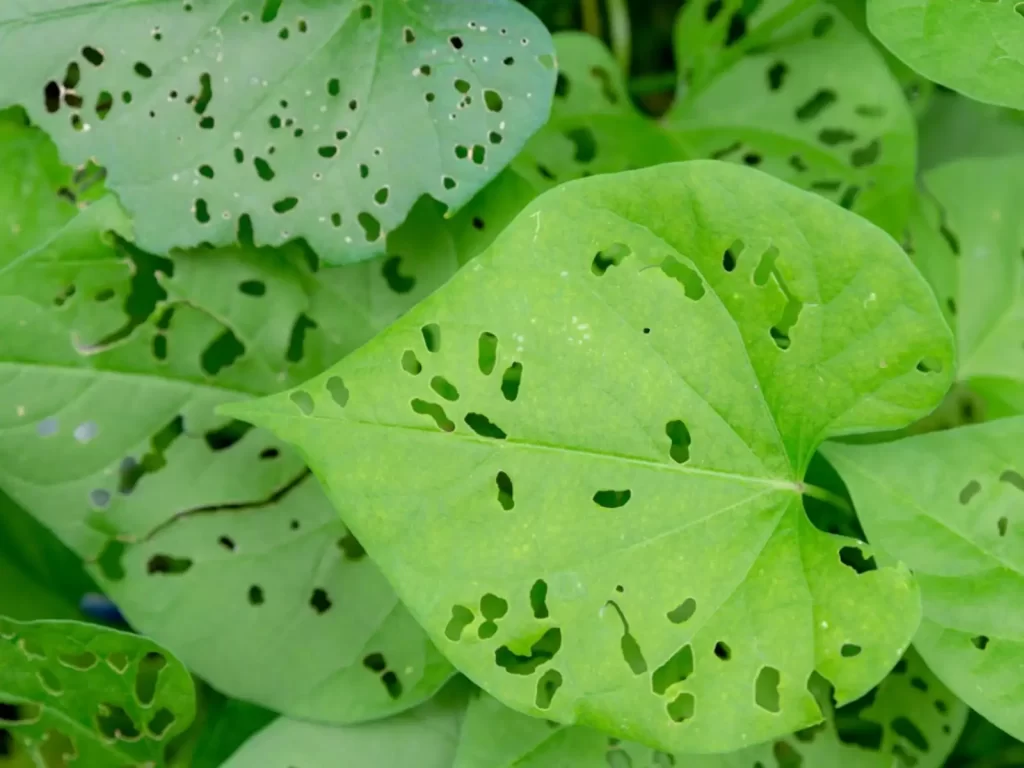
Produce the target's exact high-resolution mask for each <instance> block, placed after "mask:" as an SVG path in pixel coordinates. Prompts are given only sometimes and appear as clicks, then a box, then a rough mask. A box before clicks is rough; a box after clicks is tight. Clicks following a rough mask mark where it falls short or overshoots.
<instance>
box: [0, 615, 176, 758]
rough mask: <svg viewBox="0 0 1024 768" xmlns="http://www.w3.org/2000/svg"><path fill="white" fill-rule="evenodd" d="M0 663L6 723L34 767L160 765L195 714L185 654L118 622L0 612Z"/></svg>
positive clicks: (0, 707)
mask: <svg viewBox="0 0 1024 768" xmlns="http://www.w3.org/2000/svg"><path fill="white" fill-rule="evenodd" d="M0 669H2V670H3V675H2V677H0V725H2V726H3V729H4V730H5V731H7V733H9V734H10V735H11V736H13V738H14V740H15V741H16V742H20V743H21V744H22V745H23V746H24V748H25V749H26V751H27V752H28V754H30V755H31V756H32V758H33V762H34V764H36V765H67V764H69V763H72V761H73V762H74V763H77V764H79V765H88V766H97V768H104V767H105V766H119V767H120V766H142V765H147V766H157V765H163V764H164V751H165V749H166V747H167V745H168V744H169V743H170V742H171V740H172V739H173V738H174V737H175V736H176V735H178V734H179V733H182V732H183V731H184V730H185V729H186V728H188V725H189V723H190V722H191V721H192V717H193V716H194V714H195V690H194V689H193V686H192V678H191V677H190V676H189V674H188V671H187V670H186V669H185V668H184V667H183V666H182V665H181V662H179V661H178V660H177V659H175V658H174V657H173V656H171V655H170V654H169V653H168V652H167V651H166V650H164V649H163V648H161V647H160V646H158V645H156V644H155V643H153V642H151V641H150V640H147V639H146V638H143V637H137V636H135V635H128V634H125V633H123V632H117V631H115V630H112V629H105V628H102V627H96V626H92V625H90V624H80V623H78V622H74V621H39V622H33V623H28V624H22V623H19V622H16V621H12V620H11V619H7V618H3V617H0Z"/></svg>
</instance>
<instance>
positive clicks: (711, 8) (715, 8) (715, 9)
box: [704, 0, 723, 22]
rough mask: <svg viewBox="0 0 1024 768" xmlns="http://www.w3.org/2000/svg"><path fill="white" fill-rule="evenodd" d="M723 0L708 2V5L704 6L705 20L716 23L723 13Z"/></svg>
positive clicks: (709, 0)
mask: <svg viewBox="0 0 1024 768" xmlns="http://www.w3.org/2000/svg"><path fill="white" fill-rule="evenodd" d="M722 5H723V3H722V0H708V3H707V5H705V6H704V18H705V20H707V21H708V22H712V21H714V20H715V19H716V18H717V17H718V14H719V13H721V12H722Z"/></svg>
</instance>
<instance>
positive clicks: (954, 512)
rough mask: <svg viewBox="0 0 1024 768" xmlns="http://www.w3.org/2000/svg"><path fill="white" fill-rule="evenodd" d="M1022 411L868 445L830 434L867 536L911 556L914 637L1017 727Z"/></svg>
mask: <svg viewBox="0 0 1024 768" xmlns="http://www.w3.org/2000/svg"><path fill="white" fill-rule="evenodd" d="M1022 445H1024V417H1017V418H1012V419H1004V420H1000V421H995V422H992V423H990V424H982V425H976V426H970V427H963V428H961V429H957V430H955V431H950V432H942V433H936V434H931V435H922V436H918V437H913V438H908V439H906V440H901V441H897V442H894V443H887V444H883V445H875V446H846V445H839V444H830V445H828V446H827V455H828V457H829V459H830V460H831V461H832V462H833V463H834V464H835V466H836V468H837V469H839V471H840V472H841V473H842V475H843V478H844V479H845V480H846V483H847V485H848V486H849V488H850V491H851V492H852V494H853V498H854V500H855V501H856V502H857V510H858V513H859V515H860V519H861V521H862V522H863V524H864V528H865V530H866V531H867V534H868V536H869V538H870V539H871V541H872V543H874V544H875V545H876V546H877V547H878V548H879V549H880V550H882V551H883V552H886V553H889V554H890V555H891V556H893V557H897V558H899V559H900V560H903V561H904V562H906V563H908V564H909V565H910V567H911V568H912V569H913V570H914V573H915V575H916V576H917V579H918V581H919V582H920V585H921V593H922V599H923V603H924V621H923V623H922V625H921V629H920V631H919V632H918V635H917V637H916V638H915V640H914V644H915V645H916V646H917V648H918V650H919V651H920V652H921V655H922V656H924V658H925V660H926V661H927V662H928V665H929V666H930V667H931V668H932V669H933V670H934V671H935V673H936V674H937V675H938V676H939V677H940V678H942V680H943V682H945V683H946V685H948V686H949V687H950V688H951V689H952V690H953V691H954V692H955V693H956V694H957V695H958V696H960V698H962V699H963V700H964V701H966V702H967V703H968V704H969V705H970V706H971V707H973V708H974V709H976V710H977V711H978V712H980V713H981V714H982V715H984V716H985V717H987V718H988V719H989V720H991V721H992V722H994V723H995V724H996V725H998V726H999V727H1000V728H1002V729H1004V730H1005V731H1007V732H1009V733H1010V734H1012V735H1014V736H1016V737H1017V738H1018V739H1021V738H1024V725H1022V724H1024V677H1022V676H1021V668H1022V666H1024V607H1022V604H1021V599H1020V596H1021V594H1022V593H1024V474H1022V473H1024V461H1022V457H1021V446H1022Z"/></svg>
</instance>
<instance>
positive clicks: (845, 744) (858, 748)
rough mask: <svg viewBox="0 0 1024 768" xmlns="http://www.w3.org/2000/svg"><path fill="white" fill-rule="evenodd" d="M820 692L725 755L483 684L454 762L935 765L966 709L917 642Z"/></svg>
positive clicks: (490, 766) (556, 767) (848, 767)
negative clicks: (585, 723) (578, 722)
mask: <svg viewBox="0 0 1024 768" xmlns="http://www.w3.org/2000/svg"><path fill="white" fill-rule="evenodd" d="M824 693H825V694H827V691H825V692H824ZM819 700H820V701H822V702H823V703H824V709H825V710H826V713H827V720H826V721H825V722H824V723H822V724H821V725H817V726H813V727H811V728H808V729H806V730H803V731H799V732H797V733H796V734H793V735H791V736H788V737H785V738H782V739H779V740H777V741H773V742H767V743H765V744H760V745H758V746H755V747H749V748H747V749H743V750H739V751H737V752H728V753H725V754H722V755H670V754H667V753H663V752H658V751H657V750H652V749H651V748H649V747H644V746H641V745H639V744H634V743H630V742H620V741H619V740H618V739H614V738H609V737H608V736H606V735H604V734H602V733H599V732H597V731H592V730H590V729H588V728H580V727H566V728H563V727H557V726H556V727H554V728H553V727H552V726H551V724H550V723H547V722H545V721H543V720H538V719H536V718H531V717H527V716H525V715H521V714H519V713H518V712H515V711H514V710H511V709H509V708H508V707H505V706H504V705H503V704H501V703H500V702H498V701H497V700H496V699H494V698H492V697H491V696H488V695H487V694H481V695H480V696H479V697H477V698H475V699H473V700H471V701H470V704H469V708H468V710H467V712H466V718H465V720H464V721H463V725H462V732H461V736H460V739H459V749H458V752H457V754H456V757H455V763H454V766H453V768H496V767H497V766H512V765H514V766H516V768H562V767H563V766H565V767H566V768H568V766H574V767H578V768H608V767H609V766H611V767H612V768H620V767H621V768H628V767H630V766H632V767H635V768H641V767H642V768H648V767H650V768H671V766H677V765H678V766H685V768H751V766H804V767H805V768H892V766H893V765H913V766H915V767H916V768H939V767H940V766H942V764H943V763H944V761H945V759H946V757H947V756H948V755H949V752H950V751H951V750H952V748H953V744H954V743H955V742H956V740H957V738H958V737H959V735H960V731H961V729H962V728H963V725H964V721H965V720H966V718H967V707H966V705H964V704H963V702H961V701H960V700H959V699H957V698H956V697H955V696H953V695H952V694H951V693H950V692H949V691H948V690H947V689H946V688H945V686H943V685H942V683H940V682H939V681H938V680H937V679H936V678H935V676H934V675H933V674H932V673H931V672H930V671H929V670H928V668H927V667H925V665H924V663H923V662H922V661H921V660H920V658H919V657H918V656H917V654H916V653H913V652H911V653H910V654H908V655H907V657H906V658H905V659H904V660H901V661H900V663H899V664H898V665H897V667H896V669H895V670H894V671H893V672H892V673H891V674H890V675H889V676H888V677H886V679H885V680H884V681H883V682H882V684H881V685H880V686H879V687H878V689H877V690H875V691H872V693H871V694H870V695H869V696H867V697H865V698H864V699H862V700H860V701H857V702H854V703H853V704H850V705H848V706H847V707H846V708H844V709H841V710H840V711H839V712H838V713H833V712H832V711H831V708H830V706H829V704H828V702H827V696H824V695H823V696H821V697H820V699H819ZM897 761H898V762H897ZM308 768H319V767H318V766H309V767H308Z"/></svg>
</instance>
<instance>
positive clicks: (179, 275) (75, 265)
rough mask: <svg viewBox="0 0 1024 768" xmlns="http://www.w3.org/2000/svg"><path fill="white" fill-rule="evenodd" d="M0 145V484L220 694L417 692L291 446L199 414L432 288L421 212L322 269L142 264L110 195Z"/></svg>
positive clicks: (446, 256)
mask: <svg viewBox="0 0 1024 768" xmlns="http://www.w3.org/2000/svg"><path fill="white" fill-rule="evenodd" d="M5 132H6V133H5ZM8 139H10V141H8ZM0 147H3V148H5V149H6V148H7V147H10V150H9V152H8V153H7V154H6V155H5V158H6V160H7V162H5V163H4V165H3V167H4V182H5V185H6V186H5V187H4V188H3V189H2V190H0V192H2V195H3V196H2V197H0V210H4V211H5V212H6V215H7V216H9V217H10V219H9V220H10V221H11V222H12V223H11V225H10V226H9V227H8V226H4V227H0V402H2V403H5V404H6V405H5V406H4V407H3V409H2V410H0V487H2V488H3V489H4V490H5V491H6V492H8V493H9V494H11V496H13V497H14V498H15V499H16V500H17V501H18V502H19V503H20V504H21V505H23V506H24V507H25V508H26V509H27V510H28V511H29V512H30V513H31V514H32V515H34V516H35V517H36V519H38V520H39V521H40V522H42V523H43V524H45V525H46V526H47V527H49V528H50V529H51V530H52V531H53V532H54V533H55V534H56V535H57V536H58V537H59V538H60V539H61V540H62V541H63V542H64V543H65V544H66V545H67V546H69V547H71V549H73V550H74V551H75V552H76V553H77V554H78V555H79V556H80V557H83V558H85V559H86V560H88V561H89V562H90V572H91V574H92V575H93V576H94V577H95V578H96V579H97V580H98V581H99V582H100V584H101V586H102V587H103V589H104V590H105V591H107V592H108V593H109V594H110V595H111V596H112V597H113V599H114V600H115V601H116V603H117V604H118V606H119V607H120V608H121V609H122V611H123V613H124V614H125V615H126V617H127V618H128V620H129V621H130V622H131V624H132V625H133V626H135V627H136V628H138V629H140V630H141V631H144V632H145V633H147V634H149V635H151V636H152V637H154V638H157V639H159V641H160V642H162V643H164V644H166V645H167V647H168V648H170V649H172V650H173V651H174V652H175V653H176V654H177V655H178V656H179V657H180V658H181V659H182V660H183V661H184V662H185V663H186V664H187V665H188V666H189V668H190V669H193V670H194V671H195V672H197V673H198V674H200V675H201V676H203V677H204V678H205V679H207V680H208V681H209V682H210V683H211V684H212V685H213V686H215V687H216V688H218V689H220V690H223V691H225V692H227V693H229V694H231V695H233V696H236V697H239V698H244V699H248V700H251V701H254V702H257V703H260V704H263V705H265V706H267V707H270V708H273V709H277V710H279V711H282V712H285V713H287V714H291V715H294V716H297V717H298V716H302V717H308V718H316V719H323V720H327V721H351V720H360V719H365V718H369V717H377V716H380V715H382V714H387V713H390V712H395V711H399V710H401V709H404V708H406V707H409V706H412V705H414V704H416V703H418V702H419V701H422V700H423V699H424V698H426V697H428V696H430V695H432V694H433V693H434V692H435V691H436V690H437V688H438V687H439V686H440V685H441V684H442V683H443V682H444V681H445V680H446V679H447V678H448V677H449V676H450V675H451V667H450V666H449V665H448V663H447V662H446V661H445V660H444V659H443V657H442V656H441V655H440V654H439V653H438V651H437V650H436V649H435V648H434V647H433V646H432V644H431V643H430V642H429V641H428V640H427V639H426V637H425V636H424V634H423V633H422V632H421V631H420V630H419V629H418V628H417V627H416V623H415V621H414V620H413V619H412V617H411V616H410V615H409V614H408V612H407V611H406V610H405V609H404V608H403V607H402V605H401V604H400V603H399V602H398V600H397V598H396V597H395V595H394V592H393V590H392V589H391V587H390V586H389V585H388V583H387V581H386V580H385V579H384V577H383V576H382V575H381V574H380V572H379V571H378V570H377V569H376V568H375V567H374V565H373V564H372V563H371V561H370V560H369V559H368V558H366V557H365V556H364V552H363V550H362V548H361V546H360V544H359V543H358V541H357V540H356V539H354V538H353V537H352V536H351V535H350V534H349V532H348V530H347V529H346V528H345V526H344V525H343V524H342V523H341V521H340V520H339V519H338V517H337V514H336V513H335V512H334V510H333V509H331V506H330V504H329V503H328V501H327V499H326V498H325V496H324V494H323V493H322V492H321V491H320V489H319V487H318V486H317V484H316V482H315V480H314V479H313V478H312V477H311V476H310V474H309V472H308V470H306V468H305V466H304V464H303V462H302V461H301V459H300V458H299V457H298V456H297V455H296V454H295V453H294V452H293V451H291V450H288V449H287V448H286V447H285V446H284V445H283V444H281V442H280V441H278V440H275V439H273V438H272V437H271V436H270V435H269V434H267V433H266V432H260V431H258V430H249V429H248V427H247V425H245V424H242V423H240V422H234V421H231V420H229V419H224V418H222V417H219V416H216V415H215V414H214V412H213V411H214V408H215V407H216V406H217V405H219V404H221V403H226V402H231V401H235V400H239V399H245V398H251V397H253V396H256V395H262V394H268V393H271V392H275V391H277V390H279V389H280V388H282V387H285V386H287V385H288V384H289V383H297V382H299V381H302V380H303V379H305V378H307V377H308V376H310V375H313V374H315V373H318V372H320V371H321V370H323V369H324V368H325V367H326V366H327V363H328V361H332V360H335V359H337V358H338V357H341V356H342V355H344V354H345V353H346V352H348V351H349V350H350V349H353V348H355V347H356V346H358V345H360V344H362V343H363V342H364V341H366V340H367V339H368V338H370V337H371V336H372V335H373V334H374V333H375V332H376V331H377V330H378V329H379V328H380V327H381V326H383V325H384V324H386V323H387V322H389V321H390V320H391V319H393V318H394V317H395V316H396V315H397V314H398V313H399V312H400V311H401V309H402V308H403V307H404V306H407V305H408V304H409V303H412V302H415V301H416V300H418V299H419V298H421V297H423V296H425V295H426V294H427V293H429V292H430V290H431V289H432V288H433V287H434V286H435V285H437V284H439V283H440V282H441V281H443V280H444V279H445V278H446V277H447V275H448V274H449V272H450V271H451V270H453V269H454V264H455V256H454V251H453V248H452V246H451V244H450V242H449V240H448V239H447V236H446V235H444V232H443V230H439V229H437V228H436V227H435V224H436V222H437V221H439V215H438V213H437V211H436V210H435V209H434V207H433V206H432V205H431V204H430V203H429V201H425V202H424V204H422V205H421V206H419V207H418V208H417V210H416V211H415V212H414V214H413V216H412V218H411V219H410V222H409V224H408V225H407V226H406V227H403V228H402V229H400V230H399V231H398V232H396V233H394V235H393V237H392V238H391V244H392V245H393V246H394V247H395V248H401V249H402V250H401V251H400V252H395V253H393V255H390V256H386V257H384V258H382V259H380V260H376V261H373V262H366V263H363V264H359V265H355V266H352V267H348V268H344V269H341V270H320V271H316V272H315V271H314V270H313V265H312V264H311V262H310V259H309V254H308V253H306V252H304V251H303V250H302V249H300V248H299V247H297V246H290V247H289V248H287V249H282V250H279V251H275V250H269V249H256V248H253V247H251V246H239V247H235V248H229V249H220V250H214V249H203V250H198V251H193V252H183V253H175V254H174V255H173V257H172V258H171V259H158V258H155V257H153V256H149V255H147V254H145V253H143V252H140V251H138V250H137V249H135V248H134V247H132V246H131V245H130V244H128V243H126V242H124V241H122V240H119V239H116V238H114V237H113V236H112V235H111V234H110V232H109V230H110V229H111V228H112V227H113V228H117V227H122V226H123V214H121V213H120V211H119V209H118V208H117V205H116V202H115V201H114V199H113V198H112V197H109V196H108V197H104V198H102V199H100V200H99V201H98V202H96V203H95V204H93V205H85V206H83V207H82V208H79V207H78V206H76V205H74V204H72V203H70V202H69V201H68V197H69V196H70V195H71V194H72V192H70V191H69V192H68V193H67V194H59V190H60V189H62V188H63V186H64V185H68V184H71V182H72V181H73V179H72V174H71V172H70V171H68V170H66V169H63V168H62V167H61V166H60V165H59V164H58V163H57V160H56V156H55V152H54V150H53V148H52V145H50V144H49V143H48V142H46V141H45V140H44V137H43V135H42V134H41V132H39V131H37V130H34V129H29V128H26V127H25V126H23V125H20V124H17V123H15V122H0ZM16 148H18V149H17V150H16ZM2 151H3V150H0V152H2ZM410 243H415V244H416V245H417V247H418V248H419V250H417V251H416V252H415V254H414V255H409V256H407V255H405V254H406V253H408V252H407V251H405V250H404V249H405V247H406V246H408V245H409V244H410ZM432 245H433V246H435V247H432ZM314 261H315V260H314ZM446 265H450V266H446Z"/></svg>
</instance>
